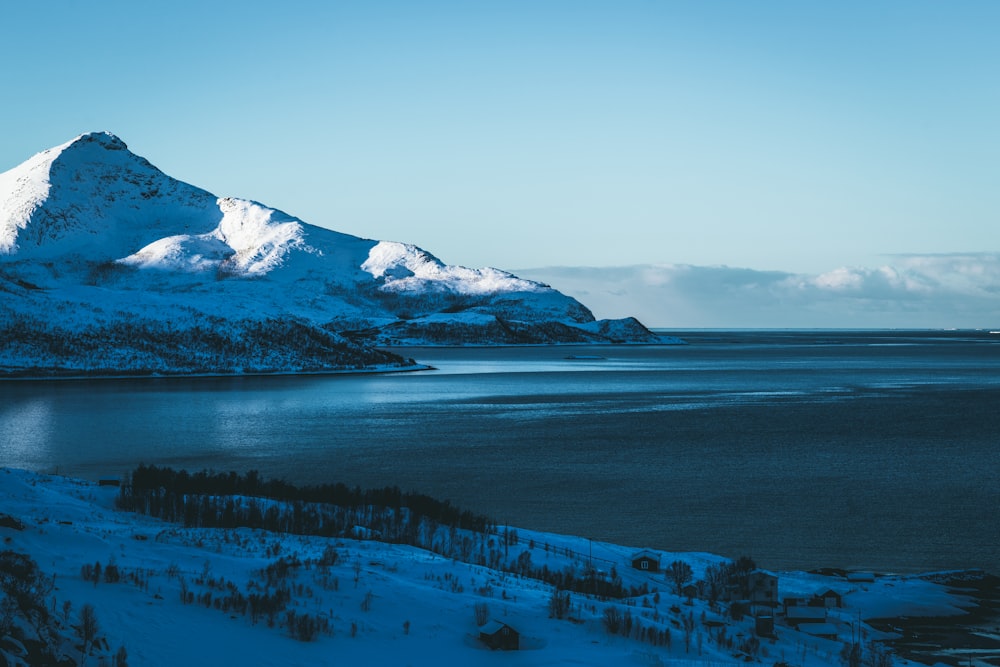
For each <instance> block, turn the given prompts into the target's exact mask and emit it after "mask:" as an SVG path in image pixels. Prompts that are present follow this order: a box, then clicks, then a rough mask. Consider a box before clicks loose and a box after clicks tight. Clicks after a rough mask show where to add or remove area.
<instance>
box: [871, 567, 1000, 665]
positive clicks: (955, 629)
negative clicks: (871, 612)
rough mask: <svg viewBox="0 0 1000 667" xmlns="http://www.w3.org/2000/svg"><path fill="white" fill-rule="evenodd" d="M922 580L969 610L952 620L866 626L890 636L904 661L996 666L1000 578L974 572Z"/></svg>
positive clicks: (903, 619) (877, 621) (882, 621)
mask: <svg viewBox="0 0 1000 667" xmlns="http://www.w3.org/2000/svg"><path fill="white" fill-rule="evenodd" d="M977 572H978V574H979V576H975V575H976V573H977ZM925 578H928V579H929V580H931V581H935V582H936V583H940V584H942V585H944V586H946V588H947V590H948V592H949V593H950V594H952V595H955V596H956V597H963V598H966V599H967V600H968V601H969V602H970V605H969V606H968V607H964V613H961V614H956V615H952V616H899V617H884V618H869V619H866V623H868V625H870V626H871V627H873V628H875V629H876V630H879V631H882V632H886V633H888V634H890V635H892V636H893V638H890V639H887V640H886V643H887V644H888V645H890V646H892V648H893V650H895V651H896V652H897V653H898V654H899V655H900V656H902V657H904V658H906V659H908V660H913V661H915V662H920V663H923V664H932V663H935V662H941V663H944V664H948V665H953V666H954V667H960V666H961V665H973V666H976V665H982V666H986V665H989V666H1000V576H998V575H996V574H992V573H989V572H986V571H983V570H978V571H976V570H973V571H959V572H952V573H941V574H939V575H934V574H928V575H925Z"/></svg>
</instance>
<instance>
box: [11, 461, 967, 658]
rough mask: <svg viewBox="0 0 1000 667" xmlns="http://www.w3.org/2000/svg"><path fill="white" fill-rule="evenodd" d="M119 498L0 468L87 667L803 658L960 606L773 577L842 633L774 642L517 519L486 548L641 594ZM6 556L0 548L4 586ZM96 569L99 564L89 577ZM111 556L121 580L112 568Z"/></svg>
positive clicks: (15, 646) (903, 583)
mask: <svg viewBox="0 0 1000 667" xmlns="http://www.w3.org/2000/svg"><path fill="white" fill-rule="evenodd" d="M117 493H118V489H116V488H113V487H99V486H97V485H96V484H93V483H88V482H83V481H79V480H73V479H68V478H62V477H58V476H52V475H39V474H34V473H28V472H24V471H18V470H10V469H0V539H2V540H3V550H5V553H24V554H28V555H29V556H30V557H31V558H32V559H33V560H34V561H35V562H36V563H37V564H38V567H39V570H40V571H41V573H42V574H43V576H44V577H51V576H54V578H55V579H54V587H53V588H52V589H51V591H49V592H47V593H45V594H44V596H43V597H44V602H45V605H44V608H45V609H46V610H48V612H47V613H48V615H49V617H50V619H51V621H52V623H51V625H52V627H53V628H54V630H53V633H54V638H53V639H52V640H51V644H53V645H56V646H58V647H59V649H58V650H59V652H61V654H62V655H64V656H65V657H68V658H71V659H72V660H73V661H79V659H80V657H81V655H82V646H81V643H80V640H79V639H78V633H77V630H76V629H75V628H77V627H78V626H79V624H80V614H81V611H82V609H83V607H84V605H86V604H90V605H92V606H93V609H94V611H95V612H96V617H97V620H98V622H99V632H98V633H97V636H96V639H97V641H96V642H95V645H96V648H95V649H94V650H93V652H92V655H93V656H94V657H90V658H88V660H87V664H100V663H99V660H100V659H101V657H102V656H103V658H107V659H109V660H110V657H111V656H112V655H113V654H114V653H116V652H117V651H118V650H119V648H120V647H124V648H125V650H126V653H127V655H128V660H129V664H132V665H148V666H153V667H155V666H157V665H181V664H184V665H215V664H229V665H335V664H337V665H339V664H367V665H442V664H448V665H451V664H455V665H480V664H481V665H494V664H495V665H500V664H504V665H668V664H670V665H716V666H720V665H735V664H741V663H742V661H744V660H747V659H749V660H751V661H755V662H758V663H761V664H767V665H772V664H775V663H777V662H779V661H783V662H785V663H786V664H789V665H802V666H806V665H809V666H812V665H836V664H841V658H840V653H841V650H842V649H843V647H844V645H845V642H849V641H850V640H851V637H852V631H853V630H852V623H856V621H857V619H858V617H859V615H860V616H861V617H862V618H870V617H883V616H897V615H949V614H957V613H960V609H959V608H958V605H959V604H960V603H961V602H962V600H961V598H958V597H956V596H954V595H952V594H950V593H948V591H947V590H946V589H945V587H944V586H941V585H938V584H935V583H933V582H932V581H930V580H928V579H927V578H921V577H879V578H878V579H877V580H876V581H875V582H873V583H862V584H858V583H850V582H848V581H846V580H845V579H843V578H842V577H835V576H820V575H812V574H802V573H780V574H779V575H778V577H779V592H780V594H781V596H782V597H783V598H784V597H787V596H798V595H802V596H809V595H812V594H813V593H815V592H816V591H819V590H822V589H824V588H832V589H834V590H835V591H837V592H838V593H840V594H842V595H843V596H844V598H843V599H844V604H845V606H844V608H842V609H831V610H829V624H830V625H831V627H832V628H833V629H834V631H835V632H837V633H838V635H839V636H838V637H837V639H827V638H821V637H816V636H815V635H813V634H809V633H807V632H800V631H797V630H795V629H793V628H792V627H789V626H788V625H787V624H786V623H784V622H783V621H782V619H781V617H780V614H779V617H778V619H777V621H776V630H775V635H774V637H770V638H769V637H760V638H757V637H756V636H755V625H754V623H755V621H754V619H753V618H751V617H749V616H747V617H744V618H742V619H741V620H734V618H733V617H732V615H731V614H727V613H726V608H727V605H726V604H724V603H723V604H719V605H717V606H714V607H710V606H709V604H708V603H707V602H706V601H704V600H702V599H698V598H695V599H692V600H688V598H687V597H683V596H679V595H676V594H675V593H674V592H673V584H671V583H669V582H668V581H667V579H666V577H665V575H664V574H663V572H659V573H652V572H643V571H640V570H635V569H632V568H631V567H630V565H629V563H630V559H631V557H632V555H633V553H634V552H635V550H634V549H631V548H627V547H622V546H618V545H613V544H604V543H593V544H592V543H590V542H589V541H587V540H585V539H581V538H576V537H570V536H564V535H554V534H546V533H538V532H534V531H530V530H524V529H518V530H517V531H516V534H517V538H516V539H511V537H510V536H511V535H513V531H512V530H510V529H503V528H501V529H500V530H499V531H497V532H496V533H495V534H493V536H492V538H491V539H492V543H491V545H490V548H491V549H497V550H498V551H499V552H502V556H503V559H504V562H508V561H510V562H513V563H518V564H524V563H530V564H531V565H532V566H533V567H534V568H536V569H537V571H541V568H543V567H544V568H546V569H547V570H549V571H559V572H571V571H580V570H581V569H583V568H586V567H588V566H589V565H590V564H593V566H594V567H595V568H597V569H598V570H599V571H600V572H602V573H604V574H606V575H608V576H613V574H611V572H612V571H616V573H617V575H618V576H620V577H621V579H622V583H623V585H624V586H625V587H626V588H630V589H634V590H636V591H640V592H638V593H637V594H634V595H631V596H629V597H625V598H620V599H611V598H598V597H595V596H592V595H588V594H583V593H577V592H573V593H571V594H570V596H569V603H568V605H567V607H566V608H565V609H564V610H563V611H564V613H563V614H561V616H562V618H558V617H557V616H559V615H560V614H554V613H553V605H552V601H553V593H554V589H553V587H552V586H550V585H549V584H546V583H544V582H542V581H540V580H538V579H536V578H532V577H527V576H519V575H516V574H511V573H510V572H506V573H505V572H501V571H499V570H497V569H493V568H490V567H487V566H480V565H473V564H469V563H468V562H464V560H463V558H461V557H454V556H453V557H445V556H442V555H439V554H437V553H434V552H432V551H429V550H425V549H420V548H417V547H413V546H404V545H398V544H387V543H383V542H379V541H376V540H373V539H367V540H359V539H351V538H348V537H331V538H324V537H317V536H303V535H289V534H284V533H278V532H270V531H265V530H252V529H247V528H236V529H221V528H218V529H216V528H183V527H182V526H181V524H177V523H167V522H163V521H160V520H157V519H151V518H148V517H145V516H140V515H137V514H132V513H126V512H122V511H117V510H115V509H113V506H114V498H115V496H116V495H117ZM245 501H246V499H242V500H241V499H239V498H237V499H236V502H237V503H241V502H245ZM306 510H307V511H308V508H306ZM354 532H355V533H356V534H360V533H362V532H364V531H362V530H360V529H358V530H355V531H354ZM504 535H507V536H508V538H507V539H504V537H503V536H504ZM368 536H369V537H371V535H368ZM425 537H430V539H432V540H433V541H434V542H435V544H436V550H437V551H440V552H454V553H457V552H460V551H461V550H462V549H463V548H464V547H463V546H462V545H463V544H466V543H467V542H466V540H468V539H471V538H470V534H469V533H467V532H465V531H462V530H457V531H456V530H452V529H441V530H440V531H439V532H438V533H437V534H435V535H432V536H425ZM654 553H656V554H657V555H658V556H659V557H660V558H661V561H662V562H663V564H664V565H666V564H667V563H670V562H672V561H674V560H680V561H683V562H685V563H688V564H689V565H690V567H691V569H692V574H693V576H694V579H695V580H699V579H702V578H703V577H705V575H706V571H707V568H709V567H710V566H712V565H718V564H719V563H721V562H723V559H721V558H719V557H716V556H712V555H708V554H671V553H663V552H654ZM4 562H6V561H3V560H2V559H0V583H2V582H4V578H3V577H4V572H3V568H4V565H3V563H4ZM282 563H283V565H282ZM98 564H99V566H100V570H101V572H102V574H101V576H99V577H96V578H97V579H98V581H94V579H95V577H93V576H92V574H93V572H92V571H93V570H94V569H96V568H97V566H98ZM109 565H110V566H112V568H113V569H114V571H115V577H112V578H111V579H112V580H114V579H117V581H108V579H109V577H108V569H109ZM88 569H89V570H91V572H87V571H86V570H88ZM85 577H86V578H85ZM5 585H6V584H5ZM282 587H284V588H286V589H287V590H288V591H289V598H288V599H287V600H285V604H284V607H283V609H282V610H281V611H280V613H277V614H276V615H275V617H274V618H273V619H272V620H270V621H269V619H268V611H267V610H266V609H265V607H264V602H262V600H264V599H265V596H269V595H276V591H278V590H280V589H282ZM3 590H4V589H0V609H2V608H3V604H4V603H3V602H2V598H3V597H4V596H5V593H4V592H2V591H3ZM255 595H256V596H257V598H256V600H257V602H256V603H255V604H256V607H255V608H256V609H257V610H258V611H257V612H256V618H254V616H255V613H254V612H253V611H248V610H247V609H246V607H243V608H241V607H239V605H238V603H237V602H236V601H237V600H238V599H240V598H242V599H243V600H244V605H245V604H246V600H247V599H250V598H253V596H255ZM183 598H186V602H185V600H184V599H183ZM609 609H615V610H618V612H619V613H621V614H622V615H623V616H626V615H627V617H628V618H630V619H631V623H632V624H633V629H632V632H631V633H630V635H629V636H623V634H624V633H623V632H621V631H619V633H618V634H612V633H610V632H609V631H608V624H607V621H606V619H607V616H608V611H607V610H609ZM477 610H478V618H477ZM484 616H485V617H488V618H489V619H491V620H493V621H498V622H500V623H503V624H506V625H507V626H509V627H510V628H512V629H514V630H515V631H516V632H518V633H519V634H520V649H521V650H519V651H517V652H504V651H491V650H490V649H489V648H487V646H486V645H485V644H484V643H483V642H481V641H480V640H479V634H480V632H481V627H480V622H481V621H482V620H483V617H484ZM304 618H305V619H309V621H308V622H309V623H316V624H317V625H316V627H315V628H313V629H314V630H315V632H312V631H310V629H309V627H307V626H302V625H300V624H301V623H302V620H301V619H304ZM296 619H298V622H296ZM290 621H291V622H290ZM688 624H689V625H688ZM487 627H489V626H487ZM686 627H687V628H688V630H687V631H686V630H685V628H686ZM290 628H291V630H290ZM303 628H305V629H303ZM640 628H642V631H641V632H640V631H639V629H640ZM653 630H655V631H656V632H655V633H654V632H653ZM35 632H36V631H35V630H34V629H33V627H32V626H31V624H29V623H27V622H26V621H25V619H24V618H23V617H21V616H18V615H17V614H14V615H13V621H12V622H9V623H8V624H7V625H6V626H4V625H2V624H0V655H4V656H6V657H7V658H8V659H11V658H12V657H16V655H17V654H18V652H19V651H20V647H21V646H24V645H26V644H30V643H31V641H32V640H33V639H34V636H35ZM863 633H864V635H865V640H866V641H867V640H868V639H873V638H878V637H879V635H878V633H876V632H874V631H873V630H871V628H869V627H867V626H864V627H863ZM293 635H298V638H296V637H295V636H293ZM303 636H306V637H305V638H306V639H307V640H306V641H303ZM11 638H14V641H11ZM751 640H752V641H751ZM754 647H755V648H754ZM748 648H749V649H750V650H751V651H752V653H751V657H750V658H748V657H747V652H746V651H747V649H748ZM901 662H902V661H897V664H901ZM12 664H18V663H17V662H16V661H15V662H13V663H12Z"/></svg>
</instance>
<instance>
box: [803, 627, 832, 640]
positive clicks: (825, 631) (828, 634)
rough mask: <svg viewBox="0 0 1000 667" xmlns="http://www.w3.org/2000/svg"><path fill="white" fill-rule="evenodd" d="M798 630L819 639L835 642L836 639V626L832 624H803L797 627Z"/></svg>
mask: <svg viewBox="0 0 1000 667" xmlns="http://www.w3.org/2000/svg"><path fill="white" fill-rule="evenodd" d="M798 630H799V632H804V633H805V634H807V635H810V636H812V637H819V638H820V639H833V640H836V639H837V638H838V632H837V626H836V625H834V624H833V623H804V624H802V625H800V626H799V628H798Z"/></svg>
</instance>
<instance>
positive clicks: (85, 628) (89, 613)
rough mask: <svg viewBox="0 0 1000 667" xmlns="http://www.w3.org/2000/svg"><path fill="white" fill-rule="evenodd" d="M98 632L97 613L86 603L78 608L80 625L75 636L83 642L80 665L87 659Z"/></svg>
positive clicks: (92, 606)
mask: <svg viewBox="0 0 1000 667" xmlns="http://www.w3.org/2000/svg"><path fill="white" fill-rule="evenodd" d="M99 630H100V627H99V626H98V624H97V611H96V610H95V609H94V605H92V604H90V603H89V602H88V603H87V604H85V605H83V606H82V607H80V625H79V626H78V627H77V629H76V634H77V635H79V636H80V639H82V640H83V647H82V657H81V658H80V664H81V665H82V664H83V663H84V661H85V660H86V659H87V653H88V652H89V651H90V649H91V647H92V646H93V645H94V640H95V639H96V638H97V633H98V632H99Z"/></svg>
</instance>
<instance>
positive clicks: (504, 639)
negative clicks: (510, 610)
mask: <svg viewBox="0 0 1000 667" xmlns="http://www.w3.org/2000/svg"><path fill="white" fill-rule="evenodd" d="M479 641H481V642H483V643H484V644H486V645H487V646H489V647H490V649H491V650H493V651H496V650H500V651H516V650H518V649H519V648H520V644H521V636H520V635H519V634H518V632H517V630H515V629H514V628H512V627H510V626H509V625H507V624H506V623H501V622H500V621H487V622H486V625H484V626H482V627H481V628H479Z"/></svg>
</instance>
